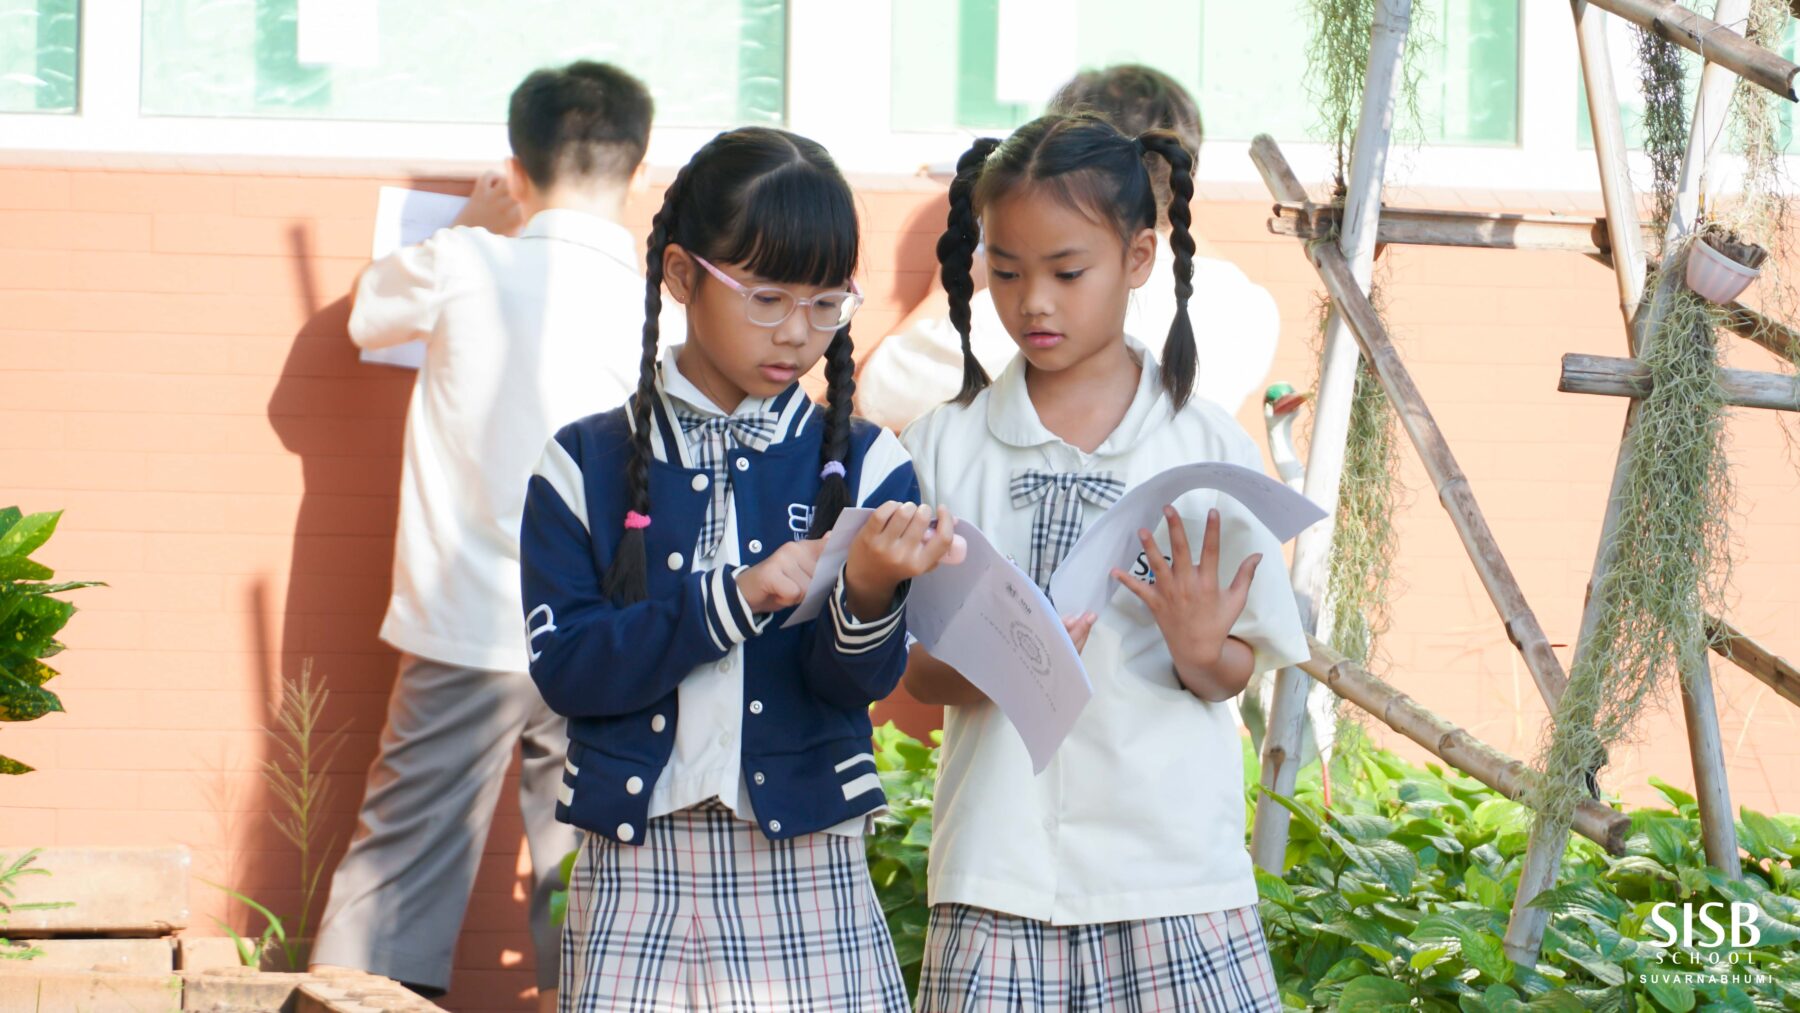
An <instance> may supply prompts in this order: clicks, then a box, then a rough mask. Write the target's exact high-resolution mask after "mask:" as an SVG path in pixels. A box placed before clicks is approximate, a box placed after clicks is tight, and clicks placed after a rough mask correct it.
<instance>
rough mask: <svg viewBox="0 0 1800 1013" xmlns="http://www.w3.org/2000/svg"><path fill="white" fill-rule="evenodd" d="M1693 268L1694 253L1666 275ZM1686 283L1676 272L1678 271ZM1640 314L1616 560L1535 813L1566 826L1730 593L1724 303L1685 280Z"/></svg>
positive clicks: (1702, 646)
mask: <svg viewBox="0 0 1800 1013" xmlns="http://www.w3.org/2000/svg"><path fill="white" fill-rule="evenodd" d="M1685 268H1686V254H1685V251H1678V252H1677V253H1676V254H1675V255H1674V256H1672V257H1670V258H1668V260H1667V266H1666V267H1665V270H1667V271H1676V272H1681V271H1684V270H1685ZM1677 278H1679V275H1677ZM1651 282H1652V285H1653V287H1652V288H1651V289H1650V291H1651V293H1652V294H1651V295H1650V296H1649V298H1650V299H1651V300H1653V301H1652V303H1651V304H1650V305H1649V306H1647V307H1646V309H1645V312H1648V313H1650V314H1652V316H1651V319H1660V320H1661V326H1660V327H1659V328H1658V330H1657V332H1656V334H1655V335H1653V336H1651V337H1650V338H1649V339H1648V340H1646V341H1645V342H1644V347H1643V348H1642V349H1641V350H1640V353H1639V354H1640V357H1641V359H1642V361H1643V362H1644V364H1645V365H1646V366H1648V367H1649V369H1650V375H1651V378H1652V380H1653V383H1654V387H1653V389H1652V390H1651V392H1650V394H1649V396H1647V397H1646V398H1644V399H1643V401H1642V402H1641V403H1640V405H1639V408H1638V417H1637V423H1636V425H1635V427H1634V428H1633V432H1632V434H1631V440H1632V441H1633V448H1632V452H1631V453H1630V454H1629V455H1628V458H1627V459H1626V461H1625V463H1624V467H1625V469H1626V470H1625V476H1624V480H1623V483H1622V486H1621V488H1620V491H1619V498H1618V501H1617V503H1616V504H1615V506H1616V508H1617V510H1618V520H1617V527H1616V533H1615V535H1614V539H1613V543H1612V545H1613V551H1612V560H1611V565H1610V567H1609V568H1608V569H1607V570H1606V573H1605V574H1604V576H1603V577H1602V579H1601V580H1600V582H1599V584H1598V586H1596V587H1594V588H1593V589H1592V592H1591V595H1592V597H1591V601H1590V602H1589V605H1588V607H1589V608H1591V609H1593V610H1595V618H1594V621H1593V629H1592V633H1591V634H1590V642H1589V643H1587V644H1584V645H1583V646H1582V647H1581V648H1580V649H1579V650H1578V651H1577V657H1576V661H1575V665H1574V668H1573V670H1572V671H1571V672H1570V673H1569V682H1568V686H1567V688H1566V689H1565V690H1564V691H1563V695H1562V697H1561V699H1560V700H1559V701H1558V702H1557V706H1556V709H1555V714H1554V715H1553V724H1552V727H1551V730H1550V736H1549V737H1550V741H1549V743H1548V745H1547V746H1546V747H1545V749H1544V751H1543V753H1542V754H1541V756H1540V758H1539V759H1540V767H1539V769H1540V770H1542V771H1544V772H1545V774H1546V776H1545V777H1543V778H1541V779H1539V780H1538V781H1536V782H1535V785H1534V787H1533V789H1532V797H1531V798H1529V799H1528V801H1529V802H1530V804H1531V805H1532V806H1533V808H1535V809H1537V810H1538V812H1539V813H1540V814H1541V815H1542V817H1543V818H1544V819H1545V820H1546V821H1548V822H1550V823H1551V824H1553V825H1558V826H1567V821H1568V819H1569V816H1570V814H1571V813H1572V812H1573V811H1574V807H1575V804H1576V803H1577V802H1578V801H1579V800H1580V799H1581V798H1582V797H1583V796H1584V795H1586V794H1587V793H1588V792H1589V790H1590V789H1589V786H1588V785H1587V783H1586V780H1587V777H1588V776H1590V775H1591V774H1592V773H1593V772H1595V771H1597V770H1598V769H1599V768H1600V767H1601V766H1602V765H1603V764H1604V763H1605V758H1606V755H1607V749H1608V747H1609V746H1611V745H1612V744H1613V743H1614V742H1617V741H1619V740H1620V739H1622V738H1624V737H1625V736H1627V735H1628V734H1629V733H1630V732H1631V731H1632V729H1633V727H1634V726H1635V724H1636V722H1637V719H1638V717H1639V715H1641V714H1642V713H1643V712H1644V711H1645V709H1646V708H1648V707H1650V706H1651V705H1652V703H1653V702H1655V701H1656V700H1657V699H1658V697H1659V696H1661V695H1662V694H1664V693H1666V691H1667V690H1668V688H1669V687H1670V686H1671V685H1672V684H1673V682H1674V679H1673V677H1675V676H1677V675H1678V673H1679V672H1681V671H1684V670H1687V671H1693V670H1704V666H1705V665H1706V664H1707V660H1706V650H1707V646H1706V638H1705V635H1704V632H1703V629H1702V617H1703V616H1704V615H1705V614H1706V611H1707V610H1708V609H1709V608H1716V607H1717V606H1718V605H1719V603H1720V600H1721V598H1722V597H1723V593H1724V588H1725V584H1726V581H1727V578H1728V570H1729V563H1730V556H1729V553H1728V545H1727V541H1728V538H1729V534H1730V532H1729V526H1728V520H1729V516H1730V509H1731V502H1732V484H1731V474H1730V470H1729V467H1728V461H1727V459H1726V455H1725V450H1724V445H1723V436H1724V424H1725V397H1724V392H1723V390H1722V389H1721V387H1720V385H1719V372H1718V363H1719V348H1718V325H1719V310H1718V309H1717V308H1716V307H1714V306H1712V305H1711V304H1709V303H1707V302H1706V301H1704V300H1703V299H1701V298H1700V297H1699V296H1697V295H1695V294H1694V293H1693V292H1691V291H1689V290H1688V289H1687V288H1686V286H1685V285H1683V284H1681V283H1680V282H1679V281H1678V280H1676V279H1668V280H1667V281H1665V282H1662V283H1658V282H1659V279H1657V278H1652V279H1651Z"/></svg>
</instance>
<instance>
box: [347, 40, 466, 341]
mask: <svg viewBox="0 0 1800 1013" xmlns="http://www.w3.org/2000/svg"><path fill="white" fill-rule="evenodd" d="M371 6H372V5H371ZM468 202H469V201H468V198H466V197H457V196H453V195H451V194H447V193H432V192H430V191H428V190H408V189H406V188H405V187H399V186H384V187H382V188H381V192H380V195H379V196H378V197H377V199H376V203H375V238H374V241H373V242H371V243H370V244H369V259H371V260H379V259H381V258H382V257H385V256H387V255H388V254H390V253H392V252H394V251H395V250H398V249H399V248H401V247H402V246H411V245H412V244H414V243H422V242H424V241H425V240H427V239H429V238H431V235H432V233H434V232H436V231H437V230H439V229H444V228H449V227H450V223H451V222H453V221H455V220H456V216H457V215H458V214H459V213H461V211H462V209H463V205H464V204H467V203H468ZM361 358H362V361H364V362H373V363H376V364H379V365H383V366H401V367H405V368H408V369H418V368H419V367H421V366H423V365H425V343H424V342H423V341H409V342H407V343H406V344H404V345H392V346H389V347H387V348H365V349H363V350H362V355H361Z"/></svg>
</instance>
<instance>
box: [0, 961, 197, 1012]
mask: <svg viewBox="0 0 1800 1013" xmlns="http://www.w3.org/2000/svg"><path fill="white" fill-rule="evenodd" d="M180 1009H181V979H180V978H177V977H175V976H174V975H172V974H108V973H105V972H97V971H58V970H52V969H45V970H42V971H35V972H26V971H5V972H0V1010H31V1011H33V1013H105V1011H114V1010H120V1011H122V1010H132V1011H135V1013H177V1011H179V1010H180Z"/></svg>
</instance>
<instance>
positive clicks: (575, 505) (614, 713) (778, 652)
mask: <svg viewBox="0 0 1800 1013" xmlns="http://www.w3.org/2000/svg"><path fill="white" fill-rule="evenodd" d="M776 407H778V408H779V409H780V412H781V414H780V418H781V430H780V435H779V436H778V438H777V439H776V440H775V441H774V442H772V443H771V444H770V445H769V446H768V448H767V449H766V450H763V451H760V452H759V451H754V450H750V449H744V448H740V449H736V450H732V451H731V452H730V455H729V456H730V462H731V464H730V466H731V468H732V481H731V492H732V499H733V501H734V502H733V507H734V511H735V515H736V518H737V530H736V536H737V542H738V546H737V549H738V558H739V559H740V560H742V563H741V564H739V565H737V566H728V565H727V566H719V567H716V568H714V569H711V570H698V571H696V570H694V569H693V568H692V563H691V554H692V553H693V552H694V548H695V542H696V540H697V538H698V535H699V531H700V525H701V520H702V518H703V516H704V514H705V510H706V505H707V503H708V501H709V500H710V499H711V497H712V490H711V487H710V481H711V473H710V472H709V471H708V470H707V469H705V468H702V467H687V466H685V465H684V461H685V460H686V459H687V458H686V450H685V447H686V442H685V438H684V436H683V435H682V434H681V431H680V427H679V425H678V423H677V422H676V420H675V418H674V415H673V412H672V409H671V406H670V404H669V402H668V399H667V397H666V396H659V397H658V399H657V402H656V404H655V405H654V406H653V409H652V419H653V420H652V425H653V426H654V429H653V430H652V438H651V445H652V451H653V460H652V461H651V464H650V502H651V515H652V517H653V518H654V523H653V524H651V525H650V527H648V528H646V529H645V530H644V535H645V536H646V537H645V545H646V549H647V557H646V558H647V559H648V561H649V579H648V582H647V583H648V592H649V594H648V597H647V598H646V599H645V600H644V601H642V602H639V603H637V604H635V605H631V606H628V607H625V608H620V607H617V606H615V605H614V604H613V603H612V602H611V601H610V600H609V599H607V597H606V596H605V594H604V593H603V591H602V590H601V588H602V584H603V582H604V575H605V573H606V571H607V567H608V566H609V565H611V562H612V558H613V554H614V551H615V550H616V549H617V547H618V543H619V539H620V537H621V536H622V535H623V534H624V518H625V513H626V511H627V509H628V502H627V489H626V487H625V480H624V476H625V466H626V462H627V461H628V460H629V459H630V457H631V419H630V417H629V415H628V413H627V411H626V409H624V408H617V409H614V410H612V411H610V412H605V413H603V414H599V415H593V416H589V417H587V418H585V419H582V420H580V421H578V422H575V423H572V424H570V425H569V426H567V427H565V428H564V429H562V431H560V432H558V433H557V434H556V436H555V437H554V438H553V439H552V440H551V441H550V443H549V444H548V445H547V446H546V448H545V452H544V457H543V460H542V461H541V462H540V464H539V465H538V468H537V470H536V472H535V474H534V475H533V477H532V479H531V483H530V488H529V490H528V492H527V494H526V500H525V513H524V520H523V526H522V529H521V531H520V536H519V548H520V564H521V569H522V587H523V592H524V605H525V610H526V618H525V623H526V635H527V637H528V638H529V640H530V649H531V650H530V658H531V666H530V667H531V676H532V679H533V680H534V681H535V682H536V683H537V686H538V689H539V691H540V692H541V693H542V694H543V697H544V700H545V701H546V702H547V703H548V704H549V705H550V707H551V708H552V709H553V710H555V711H556V712H558V713H560V714H563V715H565V716H567V717H568V718H569V739H570V745H569V762H568V763H567V765H566V766H565V767H564V771H563V778H564V781H563V790H562V793H561V798H560V800H559V802H558V804H557V808H556V815H557V818H558V819H560V820H562V821H564V822H567V823H572V824H574V825H576V826H578V827H581V828H583V829H586V830H590V831H592V832H594V833H597V834H601V835H603V836H606V837H609V838H612V839H613V840H617V841H621V842H623V843H626V844H642V843H643V842H644V840H645V839H646V838H647V836H648V835H647V834H646V833H645V832H644V831H645V824H646V822H647V819H648V813H649V799H650V796H651V788H652V787H653V786H654V785H655V784H656V781H657V778H658V776H660V775H661V774H662V772H663V768H664V767H665V766H667V764H668V762H669V758H670V756H671V754H672V752H673V750H674V744H675V727H676V722H678V721H679V720H680V718H681V716H680V714H679V713H677V706H676V704H677V694H676V688H677V686H679V685H680V683H681V681H682V679H684V678H685V677H686V676H687V675H688V673H690V672H692V671H694V670H695V669H696V668H698V667H699V666H702V665H708V664H713V663H716V662H718V661H719V660H720V659H722V658H724V657H725V656H726V655H727V654H728V653H729V652H730V651H732V650H742V651H743V652H744V658H743V665H744V679H743V683H744V696H745V700H744V711H743V712H742V713H743V715H744V717H743V734H742V754H741V756H740V764H741V770H742V772H743V779H744V784H745V786H746V787H747V789H748V791H749V793H750V801H751V805H752V807H753V808H754V809H755V811H756V817H757V822H758V824H759V826H760V828H761V830H762V832H763V833H764V834H765V835H766V836H768V837H770V838H773V839H777V840H779V839H784V838H790V837H796V836H800V835H803V834H809V833H813V832H816V831H819V830H823V829H825V828H827V827H831V826H834V825H836V824H838V823H841V822H843V821H845V820H848V819H851V818H853V817H856V816H860V815H863V814H865V813H868V812H870V811H873V810H875V809H877V808H879V807H880V806H882V805H884V804H885V803H886V797H885V796H884V795H883V794H882V791H881V783H880V778H879V777H877V776H876V772H875V762H874V759H873V757H872V756H871V754H870V748H869V747H870V735H871V730H870V724H869V705H870V704H872V703H874V702H875V701H877V700H880V699H882V698H884V697H886V696H887V695H888V694H889V693H890V692H892V691H893V689H894V687H895V685H896V684H898V682H899V681H900V675H901V673H902V672H903V671H904V669H905V666H906V643H905V639H906V638H905V636H904V633H903V629H904V618H903V616H902V615H901V614H900V611H901V610H900V609H897V610H896V613H895V614H893V615H892V616H891V617H888V618H889V619H891V620H892V621H888V620H887V619H884V620H881V621H879V623H878V626H879V629H878V630H877V624H871V623H858V621H857V620H856V618H855V617H849V616H848V613H847V610H846V609H845V608H844V607H843V597H842V582H841V579H840V586H839V594H838V596H837V601H835V602H834V603H833V605H834V606H835V607H827V608H826V609H824V610H823V611H822V612H821V613H820V614H819V616H818V617H817V618H816V619H814V620H812V621H810V622H806V623H801V624H797V625H795V626H794V627H792V628H789V629H783V628H781V624H782V623H783V622H784V621H785V620H786V619H787V617H788V614H789V612H788V611H782V612H778V613H775V614H773V615H765V616H752V615H751V614H749V613H748V611H747V610H746V607H745V605H744V601H743V598H742V596H741V595H740V594H739V593H738V590H737V582H736V579H735V571H737V570H739V569H741V568H742V567H743V566H749V565H752V564H754V563H758V562H761V561H762V560H764V559H766V558H768V556H769V554H770V553H772V552H774V551H775V549H776V548H778V547H779V546H780V545H781V544H782V543H783V542H784V541H787V540H791V539H798V538H804V537H805V535H806V532H807V529H808V527H809V525H810V523H811V520H812V503H813V500H814V498H815V496H816V495H817V493H818V489H819V482H820V478H819V454H820V445H821V440H822V439H823V435H824V429H825V424H824V422H825V413H824V410H823V409H822V408H818V407H817V406H816V405H814V404H813V403H812V402H811V401H810V400H809V399H807V397H806V395H805V393H804V392H802V391H801V390H800V388H799V387H798V385H795V386H793V387H790V388H789V389H788V391H787V392H786V393H784V394H783V395H782V396H781V400H780V401H778V402H777V405H776ZM850 444H851V448H850V454H849V459H848V460H847V461H846V462H845V466H846V469H847V474H846V476H845V478H846V480H847V481H848V483H849V486H850V489H851V491H852V493H853V499H854V502H855V503H856V504H857V505H859V506H868V507H874V506H879V505H880V504H882V503H884V502H887V501H888V500H899V501H901V502H917V501H918V498H919V485H918V480H917V478H916V477H915V476H914V474H913V469H912V463H911V461H910V459H909V458H907V456H906V452H905V450H904V449H902V448H901V446H900V444H899V441H898V440H896V439H895V438H894V436H893V434H891V433H888V432H887V431H886V430H884V429H881V428H879V427H877V426H875V425H873V424H872V423H869V422H866V421H864V420H862V419H856V420H854V421H853V426H852V436H851V440H850ZM871 631H874V632H871Z"/></svg>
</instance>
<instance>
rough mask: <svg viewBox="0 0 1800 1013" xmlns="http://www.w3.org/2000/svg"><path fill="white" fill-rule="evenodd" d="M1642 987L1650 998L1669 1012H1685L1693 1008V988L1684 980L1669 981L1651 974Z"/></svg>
mask: <svg viewBox="0 0 1800 1013" xmlns="http://www.w3.org/2000/svg"><path fill="white" fill-rule="evenodd" d="M1644 988H1645V989H1646V990H1648V991H1649V993H1650V998H1652V999H1655V1000H1656V1004H1657V1005H1658V1006H1660V1007H1662V1008H1663V1009H1665V1010H1668V1011H1669V1013H1687V1011H1688V1010H1691V1009H1693V1008H1694V989H1693V987H1692V986H1691V985H1688V984H1687V983H1686V982H1681V981H1669V980H1666V979H1661V978H1658V977H1657V976H1656V975H1654V974H1652V975H1651V976H1650V980H1649V981H1647V982H1645V983H1644Z"/></svg>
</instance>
